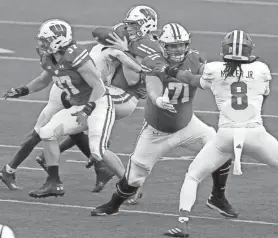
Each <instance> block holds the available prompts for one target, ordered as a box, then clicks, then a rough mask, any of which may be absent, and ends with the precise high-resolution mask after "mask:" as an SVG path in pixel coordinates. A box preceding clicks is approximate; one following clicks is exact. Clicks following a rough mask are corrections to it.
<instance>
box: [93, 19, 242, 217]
mask: <svg viewBox="0 0 278 238" xmlns="http://www.w3.org/2000/svg"><path fill="white" fill-rule="evenodd" d="M159 41H160V44H161V46H162V48H163V49H164V51H163V53H155V54H152V55H150V56H147V57H146V58H145V59H144V60H143V61H142V65H141V66H142V69H144V70H145V72H146V73H147V74H148V76H147V77H146V80H145V81H146V88H147V93H148V97H147V103H146V106H145V120H144V125H143V128H142V130H141V132H140V135H139V138H138V141H137V144H136V147H135V151H134V152H133V154H132V155H131V158H130V160H129V163H128V166H127V169H126V172H125V176H124V177H123V178H122V179H121V180H120V181H119V182H118V183H117V192H115V193H114V194H113V196H112V199H111V200H110V201H109V202H108V203H106V204H104V205H102V206H99V207H97V208H95V209H94V210H93V211H92V212H91V215H92V216H98V215H112V214H117V213H118V211H119V207H120V206H121V205H122V203H123V202H124V201H125V200H126V199H128V198H129V197H131V196H133V195H134V194H135V193H136V191H137V189H138V188H139V187H140V186H142V185H143V183H144V181H145V179H146V178H147V177H148V176H149V174H150V172H151V170H152V168H153V166H154V164H155V163H156V162H157V160H158V159H160V158H161V157H162V156H163V155H165V154H166V153H168V152H169V151H170V150H171V149H173V148H176V147H178V146H182V147H185V148H190V149H193V150H196V151H199V150H200V149H201V148H202V147H203V146H204V145H205V144H206V143H207V142H209V141H210V140H212V139H213V138H214V137H215V130H214V129H213V128H212V127H209V126H207V125H206V124H204V123H203V122H202V121H200V120H199V119H198V118H197V117H196V116H195V115H194V114H193V108H192V107H193V106H192V101H193V98H194V95H195V93H196V90H197V87H191V86H188V85H187V84H184V83H182V82H180V81H179V80H178V79H177V78H176V77H168V76H167V75H166V74H165V72H164V71H165V68H167V66H169V65H171V66H175V67H177V68H178V69H183V70H190V71H191V72H192V73H193V74H200V73H201V72H202V69H203V67H204V63H205V62H204V60H203V59H202V58H201V57H200V54H199V52H198V51H196V50H192V49H190V48H189V45H190V35H189V33H188V32H187V31H186V30H185V29H184V28H183V27H182V26H181V25H179V24H176V23H171V24H167V25H165V26H164V27H163V30H162V34H161V35H160V38H159ZM230 165H231V160H229V161H228V162H226V163H225V164H224V165H223V166H222V167H221V168H220V169H218V170H217V171H216V172H214V173H213V180H214V186H213V191H212V194H211V196H210V197H209V199H208V201H207V204H209V205H211V206H213V207H215V208H216V209H217V210H218V211H220V212H221V214H224V215H226V216H230V217H237V213H236V211H235V210H234V209H233V208H232V206H231V205H230V204H229V203H228V201H227V199H226V198H225V185H226V181H227V177H228V171H229V167H230Z"/></svg>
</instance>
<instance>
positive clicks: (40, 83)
mask: <svg viewBox="0 0 278 238" xmlns="http://www.w3.org/2000/svg"><path fill="white" fill-rule="evenodd" d="M37 39H38V44H39V48H40V52H42V57H41V66H42V68H43V72H42V74H41V76H39V77H38V78H36V79H35V80H33V81H32V82H31V83H29V84H28V85H27V86H24V87H22V88H19V89H11V90H8V92H7V93H6V97H13V96H15V95H17V96H23V95H27V94H29V93H34V92H37V91H40V90H42V89H43V88H45V87H47V86H48V85H49V84H50V82H52V81H54V82H55V84H56V85H57V86H58V87H59V88H61V89H62V90H63V91H64V92H65V93H66V94H67V97H68V101H69V104H70V107H69V108H67V109H60V110H59V111H58V112H57V113H55V114H54V115H53V116H52V117H51V119H50V120H49V121H48V122H47V123H46V124H45V125H43V126H42V127H40V128H39V131H38V135H39V137H40V138H41V139H42V141H43V143H44V153H45V156H46V159H47V160H48V163H47V164H48V168H47V170H48V177H47V180H46V182H45V184H44V185H43V186H42V187H41V188H40V189H37V190H34V191H32V192H30V193H29V195H30V196H31V197H48V196H62V195H63V194H64V188H63V186H62V183H61V181H60V178H59V172H58V161H59V154H60V150H59V146H58V139H59V138H60V137H61V136H63V135H70V134H76V133H79V132H82V131H84V130H87V129H88V134H89V140H90V143H89V144H90V152H91V154H92V155H93V157H94V158H96V159H97V160H98V161H101V160H104V158H105V157H106V156H107V154H109V153H112V152H110V151H108V150H107V143H108V139H109V136H110V133H111V130H112V126H113V124H114V119H115V111H114V105H113V102H112V99H111V96H110V95H109V93H108V92H107V90H106V89H105V86H104V84H103V81H102V80H101V78H100V74H99V72H98V70H97V69H96V67H95V66H94V63H93V61H92V59H91V58H90V56H89V53H88V51H87V50H86V49H85V48H84V47H83V46H81V45H78V44H76V43H75V41H73V38H72V29H71V26H70V25H69V24H68V23H67V22H65V21H63V20H59V19H51V20H48V21H46V22H44V23H43V24H42V25H41V27H40V29H39V33H38V35H37ZM87 121H88V122H87Z"/></svg>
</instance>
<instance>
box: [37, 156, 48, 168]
mask: <svg viewBox="0 0 278 238" xmlns="http://www.w3.org/2000/svg"><path fill="white" fill-rule="evenodd" d="M36 162H37V163H38V164H39V166H41V167H42V168H43V169H44V170H45V172H46V173H48V172H47V164H46V160H45V157H44V155H43V154H40V155H37V157H36Z"/></svg>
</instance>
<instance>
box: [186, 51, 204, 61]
mask: <svg viewBox="0 0 278 238" xmlns="http://www.w3.org/2000/svg"><path fill="white" fill-rule="evenodd" d="M188 54H189V55H190V54H191V55H194V56H196V57H197V58H198V60H199V62H200V63H201V64H205V63H206V62H207V60H206V59H205V57H204V55H203V54H201V53H200V52H199V51H198V50H196V49H190V50H189V51H188Z"/></svg>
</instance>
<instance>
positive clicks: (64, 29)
mask: <svg viewBox="0 0 278 238" xmlns="http://www.w3.org/2000/svg"><path fill="white" fill-rule="evenodd" d="M37 40H38V44H39V48H40V50H42V51H44V52H45V53H46V54H54V53H56V52H57V51H59V50H61V49H62V48H63V47H65V46H68V45H69V44H70V43H71V42H72V29H71V26H70V25H69V24H68V23H67V22H65V21H63V20H59V19H50V20H48V21H46V22H44V23H43V24H42V25H41V27H40V28H39V32H38V35H37Z"/></svg>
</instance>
